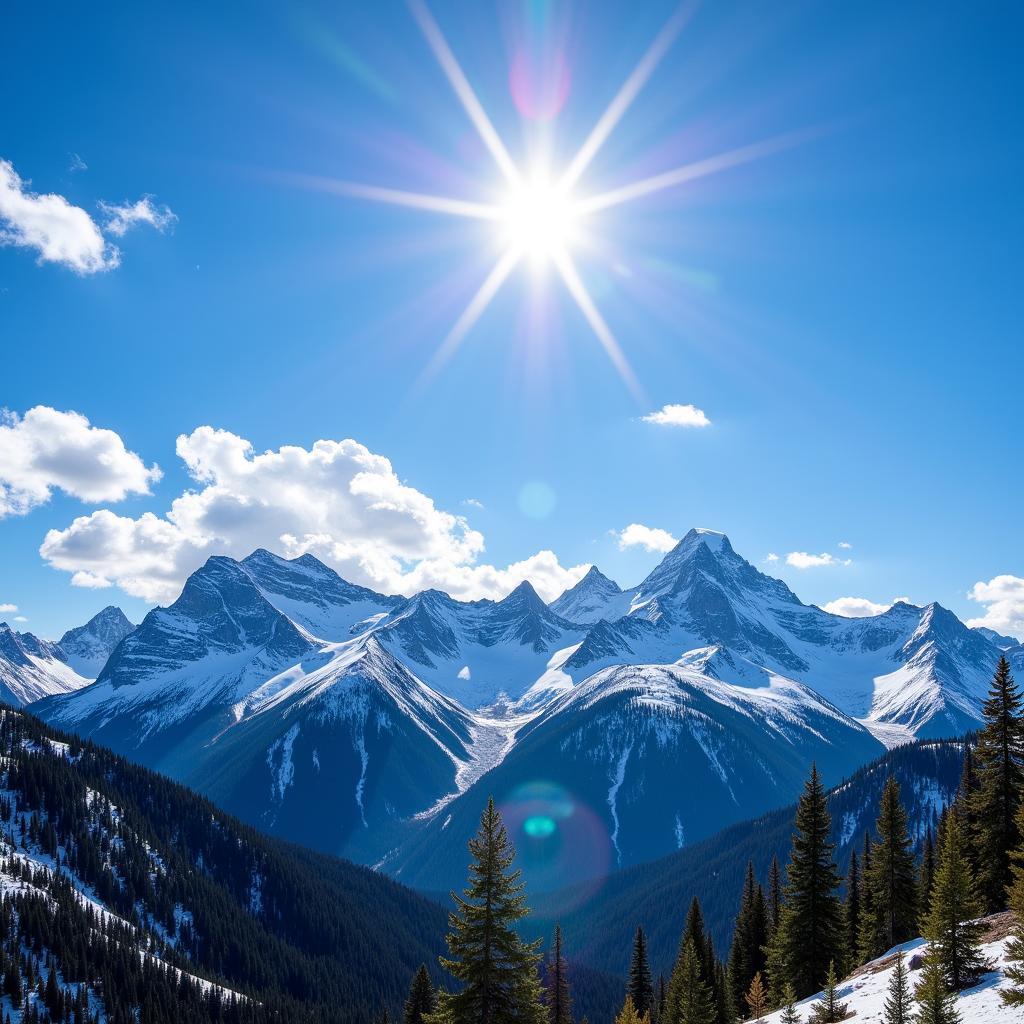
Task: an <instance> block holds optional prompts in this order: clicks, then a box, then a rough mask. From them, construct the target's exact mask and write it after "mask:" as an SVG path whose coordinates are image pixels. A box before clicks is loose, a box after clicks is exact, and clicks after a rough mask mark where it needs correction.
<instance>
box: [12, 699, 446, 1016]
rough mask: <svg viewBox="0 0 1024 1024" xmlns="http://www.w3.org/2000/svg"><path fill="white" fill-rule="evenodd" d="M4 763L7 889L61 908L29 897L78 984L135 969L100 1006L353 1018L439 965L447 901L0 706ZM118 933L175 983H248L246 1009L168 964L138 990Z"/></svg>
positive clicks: (30, 917) (95, 996)
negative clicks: (216, 1004) (215, 1006)
mask: <svg viewBox="0 0 1024 1024" xmlns="http://www.w3.org/2000/svg"><path fill="white" fill-rule="evenodd" d="M0 766H2V767H0V776H2V778H0V790H2V792H0V812H2V813H0V884H2V886H3V890H4V892H5V894H6V895H7V897H8V898H10V897H12V896H13V897H14V898H15V899H16V900H19V901H24V900H26V899H31V900H34V901H35V903H36V904H40V905H46V906H47V907H48V910H47V911H46V912H45V913H43V914H42V916H41V917H40V915H38V914H29V913H28V911H29V910H32V909H33V906H35V904H33V906H28V905H26V904H24V903H17V904H16V906H17V907H18V909H19V911H20V910H22V909H23V908H24V910H25V916H24V921H23V922H22V923H23V925H24V927H26V928H36V929H37V930H38V929H39V928H40V927H42V922H47V921H48V922H49V924H47V925H46V928H45V929H44V935H43V938H44V939H46V941H45V944H44V948H46V949H48V950H49V951H50V952H51V953H52V954H53V955H55V956H56V957H57V968H58V970H59V971H60V972H61V976H62V978H63V982H64V983H65V984H67V985H77V984H78V983H79V979H80V978H83V977H90V976H92V975H91V973H90V972H91V970H92V969H93V967H95V969H96V970H97V973H104V972H107V971H108V970H120V971H121V972H122V973H121V974H120V975H119V976H118V977H117V983H116V984H111V985H108V986H106V987H105V990H104V989H103V988H100V989H98V990H95V989H94V990H92V991H91V992H90V1003H91V1006H92V1007H93V1008H103V1007H104V1003H103V999H104V991H105V992H106V995H107V997H109V998H114V999H115V1000H120V1001H121V1003H127V1006H128V1008H129V1009H130V1008H131V1006H132V1004H133V1000H134V1005H135V1007H136V1008H137V1006H138V1004H139V1002H140V1001H141V1002H145V1003H146V1005H147V1006H148V1007H150V1011H151V1012H152V1013H153V1014H157V1015H156V1016H152V1017H147V1018H146V1019H147V1020H149V1019H152V1020H155V1021H163V1020H168V1021H176V1020H186V1019H188V1020H205V1019H211V1020H212V1019H218V1020H221V1019H226V1020H239V1021H243V1020H250V1019H252V1020H253V1021H262V1020H264V1019H268V1020H269V1019H275V1020H282V1019H283V1020H289V1021H296V1022H305V1021H310V1022H325V1024H326V1022H328V1021H332V1022H334V1021H336V1022H339V1024H342V1022H345V1024H348V1022H356V1021H365V1020H367V1019H369V1018H370V1017H371V1016H372V1015H373V1014H375V1013H377V1012H379V1010H380V1009H381V1008H382V1007H385V1006H386V1007H388V1008H389V1009H390V1010H391V1012H392V1014H394V1013H395V1012H397V1011H398V1009H399V1008H400V1006H401V1000H402V998H403V997H404V994H405V991H406V988H407V985H408V980H409V977H410V976H411V974H412V972H413V971H414V970H415V969H416V967H417V966H418V965H419V964H420V963H421V962H427V963H428V964H433V963H435V959H434V957H435V953H436V950H437V947H438V944H439V943H440V942H441V940H442V936H443V932H444V923H445V915H444V911H443V910H442V909H441V908H440V907H437V906H435V905H434V904H432V903H429V902H427V901H425V900H423V899H421V898H420V897H417V896H415V895H414V894H413V893H411V892H409V891H408V890H405V889H402V888H401V887H400V886H398V885H395V884H394V883H392V882H390V881H389V880H387V879H386V878H383V877H381V876H379V875H377V874H375V873H373V872H371V871H368V870H366V869H364V868H359V867H356V866H355V865H352V864H348V863H346V862H344V861H338V860H335V859H333V858H330V857H325V856H322V855H319V854H314V853H312V852H310V851H307V850H301V849H298V848H296V847H291V846H287V845H284V844H281V843H279V842H276V841H274V840H270V839H267V838H265V837H263V836H261V835H260V834H259V833H257V832H255V831H254V830H252V829H249V828H246V827H244V826H242V825H240V824H238V823H237V822H236V821H234V820H233V819H231V818H229V817H228V816H226V815H225V814H223V813H222V812H220V811H218V810H217V809H215V808H214V807H213V806H212V805H211V804H210V803H209V802H208V801H206V800H204V799H202V798H199V797H197V796H195V795H194V794H192V793H190V792H189V791H188V790H186V789H184V788H183V787H181V786H178V785H176V784H174V783H172V782H170V781H168V780H167V779H165V778H163V777H161V776H158V775H156V774H154V773H152V772H149V771H147V770H145V769H142V768H137V767H134V766H132V765H129V764H128V763H127V762H125V761H124V760H123V759H121V758H119V757H116V756H114V755H113V754H111V753H109V752H107V751H105V750H103V749H101V748H97V747H94V746H92V745H91V744H88V743H80V742H78V741H75V740H73V739H71V738H69V737H66V736H62V735H60V734H55V733H53V732H52V731H50V730H48V729H46V728H45V727H43V726H42V725H41V724H40V723H38V722H37V721H36V720H34V719H32V718H31V717H29V716H27V715H25V714H22V713H18V712H14V711H11V710H4V709H0ZM90 915H91V916H90ZM33 921H35V922H37V923H36V924H33ZM101 926H102V928H103V930H104V931H105V932H106V933H107V936H108V937H107V938H106V939H105V940H103V941H99V940H98V939H97V937H96V930H97V928H98V927H101ZM30 934H31V932H30ZM112 943H113V944H115V945H116V947H118V948H121V949H128V950H131V949H136V950H138V951H139V954H138V955H139V956H143V955H144V956H145V957H146V958H147V960H149V961H151V962H152V963H153V965H154V966H159V965H160V964H168V965H170V966H171V967H172V969H173V976H174V978H175V980H176V979H177V977H178V976H179V975H178V972H182V973H184V974H185V975H187V976H190V977H193V978H196V979H201V981H199V982H197V985H198V986H201V987H202V988H205V989H209V988H210V987H211V984H212V986H213V987H214V988H215V989H216V990H218V991H220V992H222V993H224V994H229V993H239V994H240V996H241V998H242V1001H243V1004H244V1007H243V1010H240V1011H239V1013H240V1014H241V1015H240V1016H237V1017H231V1016H227V1017H222V1016H216V1017H215V1016H214V1015H213V1013H212V1012H211V1013H210V1014H209V1015H208V1016H207V1015H206V1013H205V1011H204V1012H203V1013H202V1014H200V1010H202V1001H201V1000H199V999H198V998H194V996H195V993H192V992H185V991H183V992H179V991H178V988H179V986H178V985H177V984H174V985H171V986H170V991H169V992H168V991H167V985H166V976H165V975H164V974H163V972H161V971H155V970H154V971H152V972H148V973H147V972H143V975H140V976H139V977H138V978H137V979H135V980H136V982H137V984H138V985H139V988H138V990H137V991H136V990H134V989H133V987H132V985H131V984H127V983H126V979H125V977H124V973H123V972H124V970H125V965H123V964H122V965H121V966H120V967H117V965H116V963H115V964H110V965H109V966H104V965H105V964H107V960H105V959H104V956H105V953H104V950H105V949H109V947H110V944H112ZM86 950H87V951H88V953H87V955H86V953H85V951H86ZM83 955H86V959H87V960H88V961H89V963H88V964H87V966H86V969H85V971H84V973H83V968H82V966H81V960H82V958H83ZM100 968H102V971H101V970H100ZM165 1001H169V1002H170V1005H169V1006H167V1005H166V1003H165ZM175 1006H177V1010H176V1009H175ZM106 1008H107V1010H108V1011H109V1010H110V1006H107V1007H106ZM263 1010H265V1011H266V1012H265V1013H264V1012H263Z"/></svg>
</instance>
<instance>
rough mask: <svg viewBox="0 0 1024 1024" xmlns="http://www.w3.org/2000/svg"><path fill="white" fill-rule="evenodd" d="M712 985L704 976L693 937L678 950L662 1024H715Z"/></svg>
mask: <svg viewBox="0 0 1024 1024" xmlns="http://www.w3.org/2000/svg"><path fill="white" fill-rule="evenodd" d="M715 1021H716V1011H715V1005H714V1001H713V999H712V996H711V989H710V988H709V987H708V984H707V983H706V982H705V981H704V979H703V978H702V977H701V969H700V958H699V955H698V953H697V948H696V946H694V944H693V940H692V939H688V940H687V941H686V942H685V943H684V944H683V948H682V949H681V950H680V952H679V959H678V960H677V961H676V965H675V967H674V968H673V970H672V977H671V979H670V980H669V983H668V997H667V1000H666V1008H665V1019H664V1021H663V1024H715Z"/></svg>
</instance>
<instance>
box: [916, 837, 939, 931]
mask: <svg viewBox="0 0 1024 1024" xmlns="http://www.w3.org/2000/svg"><path fill="white" fill-rule="evenodd" d="M919 877H920V880H919V882H918V886H917V896H918V900H917V910H918V915H919V916H920V915H921V914H923V913H927V910H928V907H929V906H930V905H931V901H932V883H933V882H934V881H935V836H934V834H933V833H932V827H931V825H929V826H928V831H927V832H926V833H925V836H924V847H923V849H922V850H921V873H920V876H919Z"/></svg>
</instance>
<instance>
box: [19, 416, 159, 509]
mask: <svg viewBox="0 0 1024 1024" xmlns="http://www.w3.org/2000/svg"><path fill="white" fill-rule="evenodd" d="M160 477H161V472H160V468H159V466H156V465H153V466H149V467H147V466H146V464H145V463H144V462H143V461H142V459H141V458H140V457H139V456H138V455H136V454H135V452H132V451H129V450H128V449H127V448H126V447H125V445H124V442H123V441H122V440H121V438H120V436H119V435H118V434H116V433H115V432H114V431H113V430H105V429H102V428H100V427H94V426H92V425H90V423H89V421H88V420H87V419H86V418H85V417H84V416H83V415H81V414H80V413H77V412H61V411H59V410H57V409H51V408H50V407H49V406H45V405H37V406H36V407H35V408H34V409H29V411H28V412H27V413H25V415H24V416H21V417H19V416H18V415H17V414H15V413H11V412H6V411H0V519H2V518H4V516H9V515H24V514H25V513H26V512H28V511H29V510H30V509H32V508H35V507H36V506H37V505H42V504H45V503H46V502H47V501H48V500H49V499H50V495H51V494H52V492H53V490H54V489H55V488H57V489H59V490H62V491H64V492H65V493H67V494H70V495H73V496H74V497H76V498H81V499H82V500H83V501H121V500H122V499H124V498H125V497H126V496H127V495H129V494H148V493H149V485H150V484H151V483H153V482H154V481H156V480H159V479H160Z"/></svg>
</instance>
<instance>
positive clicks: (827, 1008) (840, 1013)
mask: <svg viewBox="0 0 1024 1024" xmlns="http://www.w3.org/2000/svg"><path fill="white" fill-rule="evenodd" d="M838 986H839V979H838V978H837V977H836V965H835V961H833V962H832V963H830V964H829V965H828V974H827V975H826V978H825V990H824V992H823V993H822V999H821V1002H820V1003H815V1004H814V1008H813V1009H812V1010H811V1017H810V1022H811V1024H836V1022H837V1021H841V1020H845V1019H846V1016H847V1014H848V1013H849V1007H848V1006H847V1005H846V1003H841V1002H840V1001H839V993H838Z"/></svg>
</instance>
